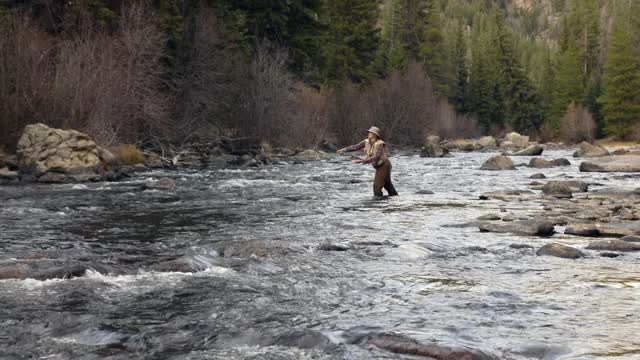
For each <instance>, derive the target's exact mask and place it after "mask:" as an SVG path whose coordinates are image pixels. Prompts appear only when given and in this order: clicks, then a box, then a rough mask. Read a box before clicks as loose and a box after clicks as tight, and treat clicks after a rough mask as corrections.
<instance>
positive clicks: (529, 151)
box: [509, 145, 544, 156]
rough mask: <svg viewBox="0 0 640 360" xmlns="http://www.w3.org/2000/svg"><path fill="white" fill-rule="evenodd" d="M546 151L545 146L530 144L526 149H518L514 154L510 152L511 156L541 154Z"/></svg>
mask: <svg viewBox="0 0 640 360" xmlns="http://www.w3.org/2000/svg"><path fill="white" fill-rule="evenodd" d="M543 151H544V148H543V147H542V146H540V145H531V146H528V147H527V148H525V149H522V150H520V151H516V152H514V153H512V154H509V155H510V156H538V155H541V154H542V152H543Z"/></svg>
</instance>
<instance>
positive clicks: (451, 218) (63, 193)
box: [0, 152, 640, 359]
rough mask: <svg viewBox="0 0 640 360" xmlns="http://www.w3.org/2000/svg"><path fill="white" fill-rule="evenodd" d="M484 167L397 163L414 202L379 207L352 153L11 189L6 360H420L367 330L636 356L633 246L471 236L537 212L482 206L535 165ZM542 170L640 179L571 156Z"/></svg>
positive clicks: (509, 354)
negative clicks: (559, 250)
mask: <svg viewBox="0 0 640 360" xmlns="http://www.w3.org/2000/svg"><path fill="white" fill-rule="evenodd" d="M489 156H490V155H489V154H456V156H455V157H453V158H445V159H425V158H419V157H417V156H396V157H395V158H394V174H393V177H394V179H393V180H394V184H396V186H397V188H398V191H399V192H400V196H399V197H394V198H385V199H384V200H383V201H378V200H375V199H373V197H372V196H371V194H370V192H371V184H370V182H371V178H372V176H373V171H372V170H371V168H370V167H366V166H359V165H354V164H351V163H349V162H348V161H347V160H346V158H345V161H332V162H319V163H307V164H303V165H293V164H291V165H287V164H285V165H279V166H273V167H268V168H262V169H247V170H245V169H225V170H219V169H218V170H216V169H210V170H204V171H184V172H180V173H172V172H167V173H163V172H153V173H149V174H145V176H147V177H156V178H157V177H163V176H169V177H173V178H175V179H176V181H177V183H178V187H177V190H176V191H175V192H161V191H141V190H140V184H141V183H142V180H137V181H133V182H129V183H100V184H86V185H32V186H23V187H2V188H0V201H1V202H2V206H1V207H0V237H1V238H2V241H0V251H1V255H0V278H11V279H6V280H0V304H2V306H0V345H1V346H0V358H26V357H32V358H43V359H44V358H47V359H67V358H81V359H95V358H109V359H130V358H135V357H141V358H149V359H156V358H166V359H202V358H220V359H305V358H308V359H322V358H327V359H333V358H346V359H369V358H411V356H409V355H402V354H395V353H391V352H387V351H384V350H382V349H378V348H375V347H371V346H363V345H362V344H357V343H354V342H352V341H349V336H348V334H352V333H353V332H354V331H355V332H362V331H376V332H393V333H396V334H402V335H404V336H408V337H411V338H413V339H416V340H418V341H422V342H426V343H429V342H438V343H442V344H449V345H456V346H464V347H468V348H475V349H479V350H481V351H484V352H485V353H491V354H494V355H495V356H496V357H498V358H502V359H528V358H538V359H542V358H544V359H555V358H558V359H591V358H611V359H633V358H640V353H639V352H638V349H639V348H640V345H639V343H638V342H637V341H636V340H635V339H636V338H637V330H638V325H637V324H638V323H640V321H639V320H640V319H639V318H638V317H639V316H640V315H639V314H640V311H639V310H640V303H639V302H638V301H637V299H639V298H640V280H639V279H640V261H639V259H640V256H638V254H634V253H626V254H624V256H620V257H618V258H603V257H599V256H590V257H587V258H585V259H581V260H575V261H573V260H566V259H560V258H553V257H536V256H535V255H534V253H535V249H537V248H538V247H540V246H541V245H543V244H544V243H547V242H550V241H553V239H539V238H527V237H518V236H515V235H509V234H494V233H480V232H478V230H477V228H476V227H473V226H469V227H465V226H459V224H465V223H473V221H475V219H476V218H477V217H478V216H480V215H485V214H492V213H498V212H500V208H502V209H503V211H505V212H508V213H512V214H513V215H515V216H519V215H525V214H526V212H527V211H530V210H532V209H541V207H542V205H541V204H540V203H538V202H535V201H524V202H522V203H504V202H501V201H499V200H495V201H494V200H490V201H480V200H478V196H479V195H480V194H481V193H483V192H487V191H494V190H507V189H528V184H529V183H530V182H531V180H530V179H528V177H529V176H530V175H532V174H533V173H536V172H539V171H540V170H539V169H528V168H520V169H519V170H518V171H509V172H486V171H480V170H478V168H479V167H480V165H481V163H482V162H483V161H484V160H485V159H486V158H487V157H489ZM545 156H548V157H549V158H557V157H560V156H565V157H566V156H568V153H565V152H549V154H545ZM526 161H528V159H525V160H523V162H526ZM545 174H546V175H547V177H549V178H554V177H558V178H565V177H573V178H576V179H586V180H587V181H588V182H591V183H594V182H595V183H600V184H603V185H606V186H616V187H622V188H635V187H637V184H636V181H637V180H636V179H635V178H634V177H621V176H610V174H583V173H579V172H578V171H577V164H576V163H574V164H573V165H572V166H571V167H566V168H562V167H561V168H554V169H548V170H545ZM593 188H594V189H597V188H598V186H593ZM431 192H433V193H431ZM571 242H572V244H573V245H575V246H577V247H584V246H585V245H586V244H587V243H588V239H581V238H572V239H571ZM321 244H325V245H324V246H322V247H319V245H321ZM326 244H340V246H333V247H332V246H326ZM513 244H517V246H515V245H514V246H510V245H513ZM526 245H530V246H531V247H526ZM319 248H320V249H325V250H343V251H324V250H320V249H319ZM16 278H17V279H16ZM37 279H41V280H37ZM363 329H364V330H363Z"/></svg>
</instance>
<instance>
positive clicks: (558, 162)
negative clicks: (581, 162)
mask: <svg viewBox="0 0 640 360" xmlns="http://www.w3.org/2000/svg"><path fill="white" fill-rule="evenodd" d="M566 165H571V163H570V162H569V160H567V159H563V158H560V159H554V160H551V161H549V160H545V159H543V158H533V159H531V160H529V164H528V165H527V166H528V167H530V168H538V169H544V168H552V167H556V166H566Z"/></svg>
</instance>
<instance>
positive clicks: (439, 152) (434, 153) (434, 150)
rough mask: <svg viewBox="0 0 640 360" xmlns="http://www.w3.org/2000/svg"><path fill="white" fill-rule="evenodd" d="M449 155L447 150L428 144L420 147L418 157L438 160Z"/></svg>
mask: <svg viewBox="0 0 640 360" xmlns="http://www.w3.org/2000/svg"><path fill="white" fill-rule="evenodd" d="M447 155H449V149H447V148H446V147H443V146H440V145H434V144H428V145H425V146H423V147H422V151H421V152H420V157H432V158H440V157H445V156H447Z"/></svg>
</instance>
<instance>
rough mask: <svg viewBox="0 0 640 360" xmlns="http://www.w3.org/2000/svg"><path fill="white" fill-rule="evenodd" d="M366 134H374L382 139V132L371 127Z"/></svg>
mask: <svg viewBox="0 0 640 360" xmlns="http://www.w3.org/2000/svg"><path fill="white" fill-rule="evenodd" d="M367 132H368V133H372V134H376V136H378V137H379V138H380V139H382V130H380V128H378V127H375V126H372V127H370V128H369V130H367Z"/></svg>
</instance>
